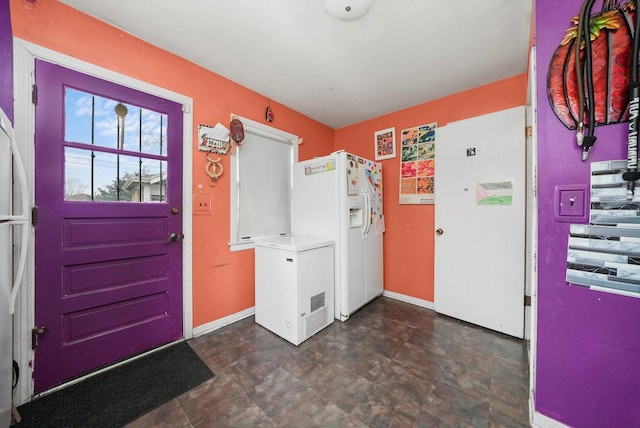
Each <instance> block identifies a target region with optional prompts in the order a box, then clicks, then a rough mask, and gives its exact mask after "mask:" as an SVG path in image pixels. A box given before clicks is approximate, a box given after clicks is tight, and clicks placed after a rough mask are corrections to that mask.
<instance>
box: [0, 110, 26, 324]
mask: <svg viewBox="0 0 640 428" xmlns="http://www.w3.org/2000/svg"><path fill="white" fill-rule="evenodd" d="M0 128H2V130H3V131H4V133H5V134H7V136H8V137H9V146H10V150H11V153H12V155H13V161H14V163H15V168H16V173H17V175H18V184H19V185H20V196H21V199H22V200H21V204H20V205H21V206H22V214H21V215H20V216H11V218H10V221H11V223H13V224H20V225H22V234H21V239H20V241H21V242H20V257H19V258H18V269H17V271H16V277H15V278H14V280H13V286H12V287H11V297H10V299H9V313H10V314H13V313H14V311H15V304H16V297H17V296H18V291H19V289H20V284H21V283H22V276H23V275H24V268H25V265H26V263H27V245H28V243H29V215H28V213H29V194H28V187H27V174H26V172H25V169H24V163H23V162H22V157H20V152H19V151H18V145H17V144H16V139H15V133H14V131H13V127H11V125H10V122H9V118H8V117H7V116H6V114H5V113H4V111H2V109H0Z"/></svg>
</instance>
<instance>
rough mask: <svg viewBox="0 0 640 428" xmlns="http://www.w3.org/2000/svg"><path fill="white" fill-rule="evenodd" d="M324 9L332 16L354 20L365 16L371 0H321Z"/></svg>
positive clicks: (344, 19)
mask: <svg viewBox="0 0 640 428" xmlns="http://www.w3.org/2000/svg"><path fill="white" fill-rule="evenodd" d="M323 4H324V10H325V11H326V12H327V13H328V14H329V15H331V16H333V17H334V18H338V19H341V20H343V21H354V20H356V19H359V18H362V17H363V16H365V15H366V14H367V13H368V12H369V9H371V5H372V4H373V0H323Z"/></svg>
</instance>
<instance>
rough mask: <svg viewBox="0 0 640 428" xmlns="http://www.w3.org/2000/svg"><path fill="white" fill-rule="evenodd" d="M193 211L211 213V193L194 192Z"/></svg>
mask: <svg viewBox="0 0 640 428" xmlns="http://www.w3.org/2000/svg"><path fill="white" fill-rule="evenodd" d="M193 213H194V214H195V215H208V214H211V195H209V194H206V193H194V195H193Z"/></svg>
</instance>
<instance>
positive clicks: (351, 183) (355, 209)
mask: <svg viewBox="0 0 640 428" xmlns="http://www.w3.org/2000/svg"><path fill="white" fill-rule="evenodd" d="M347 204H348V208H349V228H352V227H362V222H363V218H364V216H363V215H362V210H363V207H362V195H361V188H360V174H359V171H358V162H356V161H350V164H349V166H347Z"/></svg>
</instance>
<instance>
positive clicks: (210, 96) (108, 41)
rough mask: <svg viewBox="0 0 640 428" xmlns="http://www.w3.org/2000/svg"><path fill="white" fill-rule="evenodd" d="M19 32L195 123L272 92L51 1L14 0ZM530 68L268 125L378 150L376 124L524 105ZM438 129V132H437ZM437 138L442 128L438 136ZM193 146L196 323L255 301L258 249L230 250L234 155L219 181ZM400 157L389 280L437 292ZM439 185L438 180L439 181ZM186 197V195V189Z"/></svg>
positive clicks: (391, 200) (277, 108)
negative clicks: (187, 100)
mask: <svg viewBox="0 0 640 428" xmlns="http://www.w3.org/2000/svg"><path fill="white" fill-rule="evenodd" d="M11 20H12V25H13V33H14V36H15V37H18V38H21V39H23V40H26V41H29V42H32V43H35V44H38V45H41V46H44V47H46V48H49V49H51V50H54V51H58V52H61V53H63V54H66V55H69V56H73V57H76V58H79V59H81V60H83V61H86V62H89V63H93V64H96V65H99V66H102V67H104V68H107V69H110V70H113V71H116V72H119V73H121V74H125V75H127V76H131V77H133V78H136V79H139V80H143V81H146V82H149V83H151V84H154V85H157V86H160V87H163V88H166V89H169V90H172V91H174V92H177V93H180V94H183V95H186V96H188V97H191V98H192V99H193V118H194V123H193V129H194V140H193V141H194V144H195V142H196V140H197V139H196V138H195V133H196V132H197V125H198V124H199V123H206V124H215V123H216V122H221V123H228V121H229V115H230V114H231V113H234V114H238V115H240V116H244V117H247V118H250V119H252V120H255V121H259V122H263V123H264V122H265V121H264V109H265V107H266V105H267V99H266V98H265V97H263V96H262V95H260V94H258V93H255V92H253V91H250V90H248V89H247V88H244V87H242V86H239V85H237V84H235V83H233V82H231V81H229V80H227V79H224V78H222V77H220V76H218V75H216V74H214V73H211V72H209V71H207V70H205V69H203V68H201V67H199V66H197V65H195V64H193V63H191V62H189V61H186V60H184V59H182V58H180V57H177V56H175V55H172V54H169V53H167V52H165V51H162V50H160V49H158V48H156V47H154V46H152V45H150V44H148V43H146V42H143V41H141V40H139V39H137V38H135V37H133V36H131V35H129V34H127V33H124V32H122V31H120V30H118V29H116V28H114V27H111V26H109V25H107V24H104V23H102V22H100V21H97V20H95V19H93V18H91V17H89V16H87V15H84V14H82V13H80V12H78V11H76V10H75V9H72V8H70V7H68V6H66V5H64V4H61V3H59V2H57V1H53V0H40V1H37V2H33V3H32V2H30V1H27V0H11ZM525 98H526V77H525V75H521V76H517V77H514V78H511V79H506V80H504V81H500V82H496V83H494V84H491V85H487V86H483V87H480V88H476V89H474V90H470V91H467V92H464V93H461V94H456V95H453V96H449V97H446V98H443V99H440V100H436V101H432V102H428V103H425V104H422V105H419V106H415V107H412V108H409V109H406V110H402V111H399V112H396V113H392V114H389V115H385V116H381V117H378V118H375V119H371V120H368V121H365V122H362V123H359V124H356V125H353V126H349V127H345V128H342V129H339V130H337V131H334V130H332V129H330V128H328V127H326V126H324V125H322V124H320V123H318V122H316V121H313V120H311V119H309V118H308V117H305V116H303V115H301V114H299V113H297V112H295V111H293V110H291V109H288V108H286V107H284V106H282V105H279V104H278V103H275V102H273V101H272V102H271V103H270V104H271V107H272V108H273V110H274V112H275V114H276V120H275V121H274V123H273V124H272V125H273V126H274V127H276V128H278V129H282V130H284V131H287V132H290V133H292V134H295V135H298V136H300V137H303V138H304V144H303V145H302V146H300V159H309V158H311V157H313V156H321V155H325V154H327V153H329V152H331V151H333V150H334V148H335V149H342V148H344V149H347V150H349V151H351V152H354V153H356V154H358V155H360V156H363V157H367V158H370V159H373V133H374V131H376V130H380V129H384V128H388V127H391V126H395V127H396V133H397V134H398V133H399V132H400V130H401V129H404V128H408V127H412V126H415V125H421V124H424V123H431V122H438V124H439V126H443V125H445V124H446V123H448V122H451V121H455V120H460V119H465V118H469V117H473V116H477V115H480V114H484V113H489V112H493V111H498V110H501V109H506V108H510V107H514V106H519V105H524V103H525ZM436 135H437V134H436ZM436 138H437V137H436ZM204 165H205V154H203V153H201V152H198V151H197V150H195V148H194V161H193V169H192V174H193V186H194V189H193V191H194V192H197V191H198V185H200V184H201V185H202V188H203V191H205V192H208V193H211V195H212V206H213V214H212V215H211V216H194V217H193V235H194V236H193V302H194V303H193V324H194V326H199V325H203V324H206V323H208V322H211V321H215V320H217V319H220V318H222V317H225V316H227V315H231V314H234V313H236V312H239V311H242V310H244V309H247V308H250V307H252V306H253V305H254V291H253V290H254V279H253V275H254V270H253V257H254V254H253V251H238V252H234V253H232V252H230V251H229V248H228V246H227V242H228V239H229V192H230V189H229V174H228V171H229V159H228V157H225V156H223V166H224V168H225V171H227V173H225V174H224V175H223V176H222V177H221V178H220V179H219V180H218V182H217V183H216V185H215V186H213V187H209V184H210V181H209V179H208V177H206V176H205V174H204ZM398 168H399V158H397V157H396V158H394V159H389V160H385V161H383V173H384V192H385V194H384V198H385V199H384V211H385V217H386V233H385V249H384V251H385V288H386V289H387V290H390V291H393V292H397V293H401V294H405V295H408V296H411V297H416V298H419V299H424V300H427V301H433V255H434V240H433V230H434V224H433V221H434V206H432V205H426V206H419V205H399V204H398V190H399V189H398V187H399V172H398ZM436 185H437V181H436ZM185 196H186V197H188V196H189V195H185Z"/></svg>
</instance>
